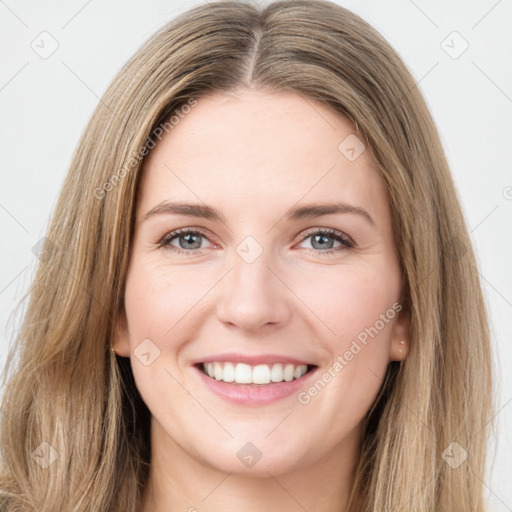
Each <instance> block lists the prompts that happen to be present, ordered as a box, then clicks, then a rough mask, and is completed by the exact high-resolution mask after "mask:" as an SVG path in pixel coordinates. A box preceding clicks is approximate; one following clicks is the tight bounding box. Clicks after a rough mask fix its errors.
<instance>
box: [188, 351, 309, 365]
mask: <svg viewBox="0 0 512 512" xmlns="http://www.w3.org/2000/svg"><path fill="white" fill-rule="evenodd" d="M214 362H219V363H227V362H231V363H245V364H248V365H251V366H256V365H258V364H276V363H284V364H294V365H303V364H305V365H312V366H314V365H313V363H311V362H310V361H305V360H303V359H297V358H296V357H290V356H285V355H280V354H259V355H247V354H235V353H231V354H215V355H211V356H205V357H202V358H200V359H196V360H194V361H193V362H192V364H193V365H196V364H200V363H214Z"/></svg>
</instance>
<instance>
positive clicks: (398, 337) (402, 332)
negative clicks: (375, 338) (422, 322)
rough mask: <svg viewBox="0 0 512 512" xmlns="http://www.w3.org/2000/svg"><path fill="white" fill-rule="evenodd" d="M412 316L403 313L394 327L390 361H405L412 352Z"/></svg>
mask: <svg viewBox="0 0 512 512" xmlns="http://www.w3.org/2000/svg"><path fill="white" fill-rule="evenodd" d="M410 340H411V337H410V314H409V313H408V312H406V311H401V312H400V313H399V316H398V318H397V319H396V321H395V324H394V325H393V334H392V337H391V346H390V352H389V359H390V361H403V360H404V359H405V358H406V357H407V355H408V354H409V351H410V346H411V342H410Z"/></svg>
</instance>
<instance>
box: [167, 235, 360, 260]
mask: <svg viewBox="0 0 512 512" xmlns="http://www.w3.org/2000/svg"><path fill="white" fill-rule="evenodd" d="M189 234H190V235H200V236H203V237H204V238H206V239H208V237H207V235H206V234H205V233H204V232H203V231H201V230H199V229H190V228H183V229H177V230H175V231H171V232H170V233H168V234H167V235H165V236H164V237H163V238H162V240H160V242H159V244H158V248H166V247H170V248H171V250H173V251H175V252H177V253H180V254H186V255H187V256H193V255H196V254H199V253H201V251H202V249H192V250H185V249H181V248H179V247H175V246H172V245H171V242H172V241H173V240H174V239H175V238H177V237H179V236H180V235H189ZM312 235H322V236H328V237H331V238H334V240H336V241H337V242H341V244H342V247H338V248H335V249H327V250H325V251H320V250H318V249H309V250H310V251H314V252H315V253H317V254H322V255H331V254H334V253H337V252H339V251H340V250H343V249H352V248H354V246H355V244H354V242H353V241H352V239H351V238H350V237H348V236H347V235H345V234H344V233H341V232H340V231H336V230H334V229H313V230H309V231H308V232H306V233H305V234H304V235H303V236H302V238H301V240H300V242H304V240H307V239H308V238H309V237H311V236H312Z"/></svg>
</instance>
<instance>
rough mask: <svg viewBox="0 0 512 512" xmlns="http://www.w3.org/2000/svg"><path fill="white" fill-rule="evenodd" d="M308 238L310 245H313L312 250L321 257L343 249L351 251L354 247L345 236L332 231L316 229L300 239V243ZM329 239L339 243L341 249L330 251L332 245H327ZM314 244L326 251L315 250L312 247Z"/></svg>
mask: <svg viewBox="0 0 512 512" xmlns="http://www.w3.org/2000/svg"><path fill="white" fill-rule="evenodd" d="M308 238H311V239H312V241H311V245H313V249H314V250H315V252H319V253H320V254H322V255H324V254H333V253H336V252H339V251H340V250H343V249H352V248H353V247H354V245H355V244H354V242H353V241H352V240H351V239H350V238H349V237H348V236H347V235H345V234H344V233H341V232H340V231H336V230H334V229H317V230H314V231H310V232H308V233H307V234H306V235H304V236H303V237H302V240H301V242H304V240H307V239H308ZM329 239H333V240H335V241H337V242H340V244H341V247H338V248H335V249H332V244H331V243H329V241H328V240H329ZM326 240H327V242H326ZM315 244H316V245H317V247H318V246H320V247H322V246H323V247H326V248H327V249H326V250H316V249H317V247H315V246H314V245H315Z"/></svg>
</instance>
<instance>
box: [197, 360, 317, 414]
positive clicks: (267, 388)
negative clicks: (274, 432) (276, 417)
mask: <svg viewBox="0 0 512 512" xmlns="http://www.w3.org/2000/svg"><path fill="white" fill-rule="evenodd" d="M193 368H194V370H195V371H197V373H198V374H199V377H200V378H201V380H202V381H203V382H204V384H206V386H207V387H208V388H209V389H210V390H211V391H212V392H213V393H215V394H216V395H217V396H219V397H220V398H222V399H224V400H226V401H227V402H231V403H234V404H238V405H246V406H257V405H266V404H271V403H273V402H277V401H278V400H282V399H284V398H288V397H289V396H291V395H293V394H296V393H298V392H299V391H300V390H301V389H303V388H304V386H305V385H306V384H307V383H308V382H309V380H310V378H311V376H312V375H313V374H315V373H316V370H317V369H318V367H315V368H313V369H312V370H310V371H309V372H307V373H305V374H304V375H303V376H302V377H300V378H299V379H295V380H292V381H290V382H286V381H284V382H275V383H271V384H263V385H262V384H236V383H229V382H224V381H223V380H217V379H212V378H211V377H208V375H206V374H204V373H203V372H202V371H201V370H200V369H199V368H198V367H197V366H194V367H193Z"/></svg>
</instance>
